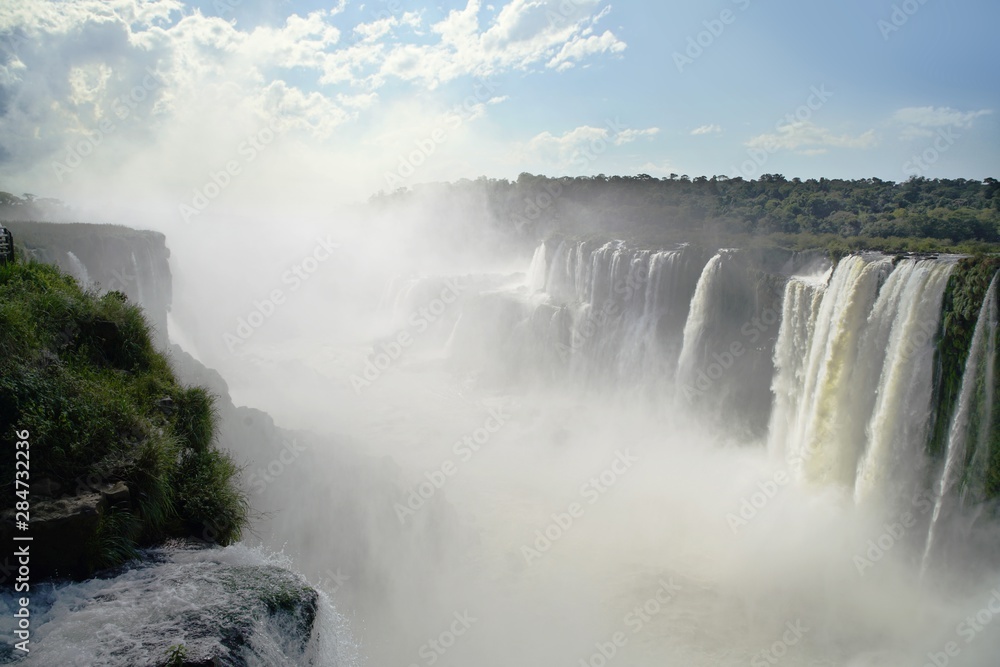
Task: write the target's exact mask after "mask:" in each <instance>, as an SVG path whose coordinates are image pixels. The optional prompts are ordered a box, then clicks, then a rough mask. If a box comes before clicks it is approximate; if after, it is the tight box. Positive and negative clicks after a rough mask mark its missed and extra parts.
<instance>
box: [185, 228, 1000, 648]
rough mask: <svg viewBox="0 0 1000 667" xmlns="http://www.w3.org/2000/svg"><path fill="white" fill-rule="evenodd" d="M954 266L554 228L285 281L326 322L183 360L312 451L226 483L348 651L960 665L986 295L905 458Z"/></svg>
mask: <svg viewBox="0 0 1000 667" xmlns="http://www.w3.org/2000/svg"><path fill="white" fill-rule="evenodd" d="M956 262H957V258H954V257H935V258H890V257H886V256H882V255H878V254H864V255H852V256H848V257H846V258H844V259H842V260H841V261H839V262H837V263H836V265H835V266H833V265H831V264H830V262H828V261H826V260H825V259H823V258H817V257H815V256H812V255H794V254H786V255H782V256H776V257H771V256H763V255H759V254H758V255H755V254H753V253H751V252H748V251H741V250H738V249H734V250H722V251H719V252H718V253H711V252H708V253H706V252H704V251H703V250H700V249H697V248H694V247H690V246H683V245H682V246H676V247H668V248H653V249H651V248H640V247H633V246H631V245H630V244H627V243H624V242H620V241H610V242H603V241H593V240H587V241H574V240H568V239H552V240H549V241H546V242H545V243H544V244H542V245H540V246H539V247H538V248H536V249H535V251H534V254H533V257H532V258H530V261H529V259H528V258H525V259H524V261H523V263H521V264H519V265H517V266H514V267H503V268H501V269H497V270H486V269H483V270H479V271H470V270H469V268H468V266H463V267H462V268H460V269H458V270H453V271H449V270H448V269H447V267H445V268H442V267H436V270H427V267H426V266H425V265H421V266H414V267H413V268H412V270H409V271H405V272H402V273H400V272H399V271H394V270H393V267H382V268H384V269H387V270H386V271H385V272H384V275H380V274H378V272H376V271H374V270H371V271H370V272H368V273H365V274H364V275H365V276H366V279H367V280H366V281H360V282H359V283H358V284H359V285H368V288H367V291H366V292H365V293H364V294H363V295H355V296H356V299H355V301H356V302H364V303H368V304H374V303H376V302H377V303H378V304H379V305H378V308H377V309H375V308H374V307H370V308H369V309H368V310H366V309H365V308H364V307H357V303H355V301H352V300H351V298H350V295H344V294H339V295H334V294H333V293H332V292H330V291H325V290H314V291H312V292H309V293H306V292H305V291H304V292H303V294H302V295H301V297H299V298H301V299H302V300H303V303H312V304H315V305H316V306H317V307H318V306H319V305H320V304H323V311H322V312H323V313H329V315H330V320H329V321H330V323H331V325H330V326H329V327H323V326H316V327H313V328H312V329H309V330H307V331H306V332H304V333H300V334H298V335H297V336H295V337H294V338H283V337H281V336H277V335H275V336H271V335H269V333H268V331H267V329H266V326H269V325H265V327H262V328H261V332H260V334H259V335H258V334H255V336H254V337H252V338H250V339H249V340H247V341H246V343H245V344H243V345H242V347H241V348H240V349H239V352H238V353H237V354H234V355H232V356H217V358H213V353H212V351H211V346H210V345H207V344H206V345H200V347H201V348H202V349H201V354H200V355H199V356H200V357H201V358H203V360H204V361H205V363H207V364H208V365H215V366H218V367H219V368H220V370H222V372H223V375H225V376H226V378H227V380H229V381H230V382H231V386H232V391H233V395H234V396H235V397H238V400H240V401H241V402H245V403H247V404H250V405H255V406H257V407H260V408H263V409H266V410H268V411H270V412H271V413H272V414H273V415H275V417H276V419H277V420H278V422H279V423H281V424H282V425H288V426H294V427H296V428H309V429H312V430H313V431H316V432H318V433H320V434H322V435H323V436H326V437H328V438H330V442H333V443H336V446H333V445H330V446H316V447H314V448H313V449H311V450H310V451H309V452H307V453H306V454H303V455H302V457H301V458H300V459H297V460H295V461H293V462H291V463H288V464H286V465H282V466H280V467H279V468H274V470H278V474H276V475H273V478H270V477H269V478H267V479H266V480H265V483H263V484H261V488H260V489H259V492H255V495H254V497H253V498H252V499H253V501H254V503H255V506H257V507H258V509H260V510H261V511H264V512H271V513H272V515H269V516H268V517H266V518H264V519H262V520H261V521H260V522H259V525H258V526H257V534H258V535H259V538H258V540H259V541H260V542H262V543H263V544H264V545H265V546H267V547H268V548H272V549H283V550H284V551H285V553H286V554H287V556H288V557H289V558H290V559H291V562H292V563H293V564H294V566H295V567H296V568H297V569H299V570H300V571H302V572H303V573H305V574H306V575H307V576H308V577H310V578H311V579H312V580H314V581H320V580H323V579H324V578H325V579H327V580H329V579H330V578H331V577H333V576H334V574H335V573H337V575H338V576H337V577H336V578H337V579H338V580H339V579H341V577H339V574H340V573H343V575H344V577H342V579H343V581H342V582H340V581H338V583H337V585H336V587H335V588H333V589H330V593H331V595H332V599H333V602H334V603H335V604H336V606H337V607H338V609H339V610H340V611H341V612H342V613H343V614H344V616H345V617H346V618H347V620H348V623H349V624H350V631H351V634H352V635H353V637H355V638H356V639H357V641H358V642H360V644H361V646H362V650H361V654H362V655H361V656H360V658H359V661H361V662H363V663H365V664H369V665H380V666H381V665H403V666H407V665H410V666H412V665H417V666H424V665H426V666H428V667H430V666H431V665H477V666H478V667H493V666H496V667H501V666H504V667H506V666H509V665H538V666H539V667H541V666H546V667H548V666H550V665H556V664H565V665H574V666H586V665H590V666H591V667H605V666H607V665H613V664H621V665H664V664H667V665H674V664H676V665H689V666H693V667H700V666H704V667H708V666H716V665H724V666H725V665H733V666H735V665H747V664H750V665H754V666H756V665H776V664H785V665H829V666H834V665H836V666H840V665H845V666H850V667H876V666H879V667H881V666H890V665H891V666H893V667H895V666H897V665H914V666H915V667H920V666H922V665H925V664H930V665H935V666H936V667H941V665H942V664H945V663H942V662H941V661H942V660H944V659H947V663H946V664H948V665H965V666H970V667H973V666H974V667H986V666H988V665H989V666H991V665H995V664H996V660H995V657H996V655H998V654H1000V636H998V628H1000V623H997V624H992V625H991V622H992V620H993V615H994V614H995V613H996V612H995V611H993V609H1000V606H998V605H1000V589H998V588H997V587H998V586H1000V567H998V565H997V562H996V558H995V553H996V546H997V544H1000V542H998V540H997V539H996V536H997V531H996V528H995V523H994V522H993V521H992V520H990V519H989V518H988V516H989V515H990V513H991V510H990V507H991V506H989V505H984V504H982V502H981V501H982V500H983V498H982V496H983V493H984V491H983V490H984V489H985V483H986V481H985V479H984V476H985V475H986V471H987V468H988V466H989V460H990V452H989V451H988V450H989V431H990V429H991V428H993V425H992V421H991V420H992V415H991V411H990V410H989V409H985V408H984V406H991V405H992V403H993V393H992V391H993V390H992V382H993V378H994V375H993V373H994V370H993V365H994V363H995V356H996V350H995V347H996V346H995V338H996V335H997V314H996V310H997V309H996V298H997V289H996V285H995V284H994V285H992V286H991V287H990V290H989V292H988V294H987V297H986V299H985V301H984V303H983V304H982V306H981V309H980V312H979V319H978V323H977V324H976V325H975V326H976V333H975V340H974V342H973V344H972V346H971V348H970V349H971V353H970V355H969V358H968V360H967V361H966V368H965V378H964V381H963V387H962V388H961V391H960V396H959V397H958V399H957V404H956V406H948V408H947V409H946V410H945V412H946V413H947V414H948V415H949V416H950V432H949V436H948V441H949V442H948V444H947V452H946V454H945V455H944V457H943V458H942V459H941V460H938V459H935V458H933V457H931V456H929V455H928V453H927V452H928V451H929V450H928V440H929V438H930V435H931V432H932V430H933V428H934V419H935V412H936V404H935V400H936V399H935V397H936V395H937V394H936V391H937V390H936V383H937V382H938V381H939V378H938V371H937V370H936V365H937V364H938V358H937V355H936V345H937V343H938V339H939V337H940V335H941V331H942V330H943V326H944V323H943V322H942V309H943V300H944V297H945V293H946V288H947V285H948V281H949V278H950V277H951V276H952V275H953V273H954V272H955V269H956ZM376 278H382V280H381V281H380V280H377V279H376ZM359 289H363V288H359ZM180 296H181V298H183V295H180ZM310 300H311V301H310ZM281 317H286V315H282V314H281V313H279V314H277V315H275V318H274V319H275V321H277V320H278V319H280V318H281ZM288 317H291V316H288ZM344 320H347V321H348V322H349V324H350V326H344V325H343V321H344ZM335 321H336V322H340V323H341V324H340V325H339V327H338V328H335V327H334V326H333V324H332V323H333V322H335ZM174 324H176V327H175V328H174V329H172V330H174V331H180V330H182V327H183V330H184V331H187V332H188V338H190V339H191V340H192V341H193V343H192V344H194V343H201V342H202V341H199V340H196V339H197V338H198V336H197V334H196V333H195V332H197V331H198V327H196V326H194V323H192V322H175V323H174ZM276 327H277V325H276ZM278 388H280V389H278ZM973 413H974V414H976V415H977V416H976V417H975V418H974V419H972V418H969V417H967V416H966V415H968V414H973ZM276 457H277V455H276ZM267 463H268V462H267V461H266V459H265V460H264V461H260V460H256V461H252V462H251V463H250V465H251V468H250V469H251V470H253V469H255V468H254V466H258V467H262V466H266V465H267ZM272 463H273V462H272ZM257 479H258V480H259V479H260V477H258V478H257ZM953 480H955V481H953ZM946 525H947V527H946ZM942 536H947V540H948V541H949V548H948V549H943V550H938V549H936V548H933V549H932V544H937V543H939V542H940V541H941V540H942V539H944V538H943V537H942ZM973 536H974V539H973ZM932 552H933V553H934V554H935V557H928V556H927V555H926V554H930V553H932ZM970 619H971V620H970ZM340 632H341V635H340V636H341V637H343V631H342V630H341V631H340ZM941 656H944V658H942V657H941ZM331 664H333V663H331ZM336 664H344V663H343V661H341V662H340V663H336Z"/></svg>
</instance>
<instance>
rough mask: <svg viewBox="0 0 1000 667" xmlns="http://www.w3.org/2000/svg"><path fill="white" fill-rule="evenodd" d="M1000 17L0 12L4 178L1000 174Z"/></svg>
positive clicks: (123, 9)
mask: <svg viewBox="0 0 1000 667" xmlns="http://www.w3.org/2000/svg"><path fill="white" fill-rule="evenodd" d="M998 24H1000V5H998V4H996V3H988V2H985V1H967V2H951V3H946V2H943V1H941V0H924V1H923V2H921V0H908V1H907V2H899V1H898V0H865V1H862V0H847V1H845V2H837V3H833V2H823V3H816V2H805V3H801V2H788V1H786V2H769V3H765V2H762V1H761V0H714V1H712V2H677V1H665V2H660V3H645V2H643V3H640V2H628V1H622V2H606V1H603V0H561V1H560V0H510V1H508V2H503V1H502V0H497V1H495V2H493V3H488V2H477V1H474V0H473V1H468V0H460V1H452V2H442V3H436V4H427V3H420V2H412V1H408V0H387V1H385V2H381V1H378V0H376V1H375V2H363V3H362V2H353V1H351V0H347V1H346V2H345V1H342V0H335V1H334V2H318V1H316V0H300V1H292V0H288V1H272V0H200V1H199V2H188V3H185V2H179V1H178V0H149V1H148V2H147V1H140V0H67V1H66V2H43V1H39V0H26V1H24V2H19V3H16V6H15V3H4V5H3V7H0V58H2V59H0V114H2V115H0V160H2V161H0V178H2V179H3V182H4V183H5V184H6V185H5V189H8V190H18V189H22V188H23V189H31V190H33V191H36V192H42V193H44V194H51V195H54V196H63V197H67V198H70V199H72V198H73V197H74V196H82V195H83V193H99V194H100V196H102V197H104V198H106V199H109V200H110V199H113V198H114V197H116V196H120V194H121V191H123V190H124V191H127V192H129V193H133V194H135V195H136V196H141V197H143V198H147V199H148V198H154V199H157V200H160V199H162V200H165V201H177V200H180V201H186V200H188V199H190V200H192V201H194V200H195V199H196V198H197V194H198V193H199V192H201V193H204V192H205V186H206V185H207V184H208V183H209V182H211V181H212V180H213V179H214V180H215V181H216V182H221V181H226V184H225V186H224V187H223V188H222V189H223V190H225V192H224V193H222V194H221V195H219V198H226V197H229V198H235V197H238V196H242V197H250V196H252V195H253V194H254V193H260V192H262V191H268V190H270V191H271V192H272V194H273V192H274V191H279V190H280V191H281V192H287V193H289V194H290V196H293V197H295V198H307V197H313V198H315V197H316V192H317V190H320V191H322V192H323V193H324V196H325V197H327V198H329V199H339V200H363V199H364V198H366V197H367V196H368V195H370V194H372V193H374V192H376V191H378V190H381V189H393V188H395V187H409V186H412V185H415V184H417V183H420V182H426V181H439V180H455V179H458V178H463V177H467V178H475V177H477V176H481V175H486V176H490V177H498V178H516V177H517V175H518V174H519V173H520V172H522V171H528V172H532V173H545V174H551V175H578V174H597V173H605V174H608V175H610V174H637V173H648V174H651V175H653V176H666V175H668V174H670V173H678V174H689V175H691V176H696V175H702V174H704V175H714V174H726V175H729V176H737V175H741V176H744V177H748V178H754V177H757V176H759V175H760V174H761V173H783V174H785V175H786V176H788V177H792V176H799V177H806V178H808V177H820V176H827V177H845V178H862V177H869V176H877V177H880V178H884V179H888V180H896V181H899V180H905V179H906V178H909V177H910V176H911V175H923V176H927V177H931V178H934V177H965V178H978V179H981V178H984V177H987V176H994V177H996V176H998V175H1000V168H998V167H1000V123H998V121H1000V116H998V114H997V111H998V110H1000V100H998V97H1000V87H998V86H997V76H996V74H995V72H994V69H995V63H996V62H997V61H998V60H1000V59H998V56H1000V47H998V46H997V40H996V39H995V38H994V36H993V35H992V34H990V33H991V32H993V31H995V27H996V26H997V25H998ZM265 130H266V131H265ZM272 131H273V137H271V135H270V134H269V132H272ZM261 132H265V133H264V135H263V136H261V137H260V138H261V139H267V138H269V137H271V138H272V139H273V141H267V142H263V141H261V142H253V141H250V144H252V145H251V146H250V147H249V148H248V146H247V141H248V139H250V140H252V139H253V138H254V137H258V135H259V134H260V133H261ZM84 153H86V154H84ZM234 164H235V169H234V170H233V171H237V172H238V173H230V174H228V178H226V177H225V176H226V175H223V176H222V177H219V174H220V170H222V171H226V170H227V165H229V166H233V165H234ZM212 192H214V191H212V190H211V188H210V190H209V194H212Z"/></svg>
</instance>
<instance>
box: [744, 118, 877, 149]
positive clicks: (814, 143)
mask: <svg viewBox="0 0 1000 667" xmlns="http://www.w3.org/2000/svg"><path fill="white" fill-rule="evenodd" d="M877 142H878V138H877V137H876V135H875V130H868V131H867V132H864V133H863V134H860V135H858V136H851V135H849V134H840V135H838V134H834V133H833V132H832V131H830V130H828V129H826V128H823V127H819V126H818V125H816V124H814V123H812V122H810V121H799V122H795V123H787V124H785V125H782V126H781V127H779V128H778V132H777V133H776V134H761V135H758V136H756V137H753V138H752V139H750V141H748V142H746V145H747V146H749V147H751V148H761V149H764V150H766V151H769V152H774V151H777V150H792V151H798V152H800V153H802V154H806V155H815V154H817V153H816V151H817V150H825V149H826V148H871V147H872V146H874V145H875V144H876V143H877Z"/></svg>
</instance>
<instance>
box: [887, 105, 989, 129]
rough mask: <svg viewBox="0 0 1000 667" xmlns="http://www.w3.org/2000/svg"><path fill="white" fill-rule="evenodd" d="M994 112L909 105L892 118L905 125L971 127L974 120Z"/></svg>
mask: <svg viewBox="0 0 1000 667" xmlns="http://www.w3.org/2000/svg"><path fill="white" fill-rule="evenodd" d="M991 113H993V110H992V109H980V110H979V111H958V110H957V109H952V108H950V107H907V108H905V109H900V110H899V111H897V112H896V113H894V114H893V116H892V118H893V120H894V121H896V122H897V123H900V124H903V125H915V126H917V127H947V126H949V125H953V126H955V127H965V128H968V127H971V126H972V122H973V121H974V120H975V119H977V118H979V117H981V116H988V115H989V114H991Z"/></svg>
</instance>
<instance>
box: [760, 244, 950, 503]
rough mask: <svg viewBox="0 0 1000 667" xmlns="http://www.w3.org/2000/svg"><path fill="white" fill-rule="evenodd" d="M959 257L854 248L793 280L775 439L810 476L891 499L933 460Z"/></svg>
mask: <svg viewBox="0 0 1000 667" xmlns="http://www.w3.org/2000/svg"><path fill="white" fill-rule="evenodd" d="M953 266H954V262H952V261H949V260H938V259H926V260H914V259H905V260H902V261H900V262H899V263H898V264H897V265H896V266H895V267H893V266H892V262H891V260H889V259H888V258H885V257H882V256H875V257H867V256H859V255H855V256H850V257H846V258H844V259H843V260H842V261H841V262H840V263H839V264H838V265H837V267H836V269H835V270H834V272H833V274H832V276H830V279H829V284H828V285H826V286H825V287H824V286H823V285H822V284H816V282H815V281H809V280H807V279H802V278H794V279H792V280H790V281H789V283H788V284H787V286H786V288H785V295H784V303H783V309H784V312H783V317H782V324H781V329H780V331H779V335H778V342H777V344H776V347H775V357H774V358H775V366H776V372H775V376H774V380H773V383H772V391H773V392H774V403H773V411H772V414H771V421H770V430H769V438H768V444H769V448H770V450H771V452H772V453H773V454H774V455H777V456H783V457H785V458H786V459H787V460H788V462H789V465H790V466H791V468H792V470H793V471H794V473H795V474H796V476H797V477H798V478H799V479H800V480H802V481H806V482H812V483H817V484H838V485H840V486H842V487H844V488H847V489H850V490H852V491H853V494H854V499H855V501H856V502H857V503H859V504H861V503H866V502H869V501H871V500H873V499H875V498H880V499H885V500H892V499H895V498H898V497H899V495H900V494H901V493H902V492H903V491H905V490H906V486H907V485H908V484H909V483H911V482H912V481H914V477H915V475H916V473H917V471H918V470H919V469H920V467H921V466H922V464H923V454H922V450H923V446H924V443H925V441H926V438H927V432H928V425H929V419H930V414H931V393H932V380H933V377H932V376H933V363H934V347H933V343H934V341H933V337H934V334H935V333H936V331H937V328H938V324H939V322H940V317H941V302H942V298H943V295H944V289H945V286H946V285H947V281H948V277H949V276H950V274H951V271H952V268H953Z"/></svg>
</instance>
